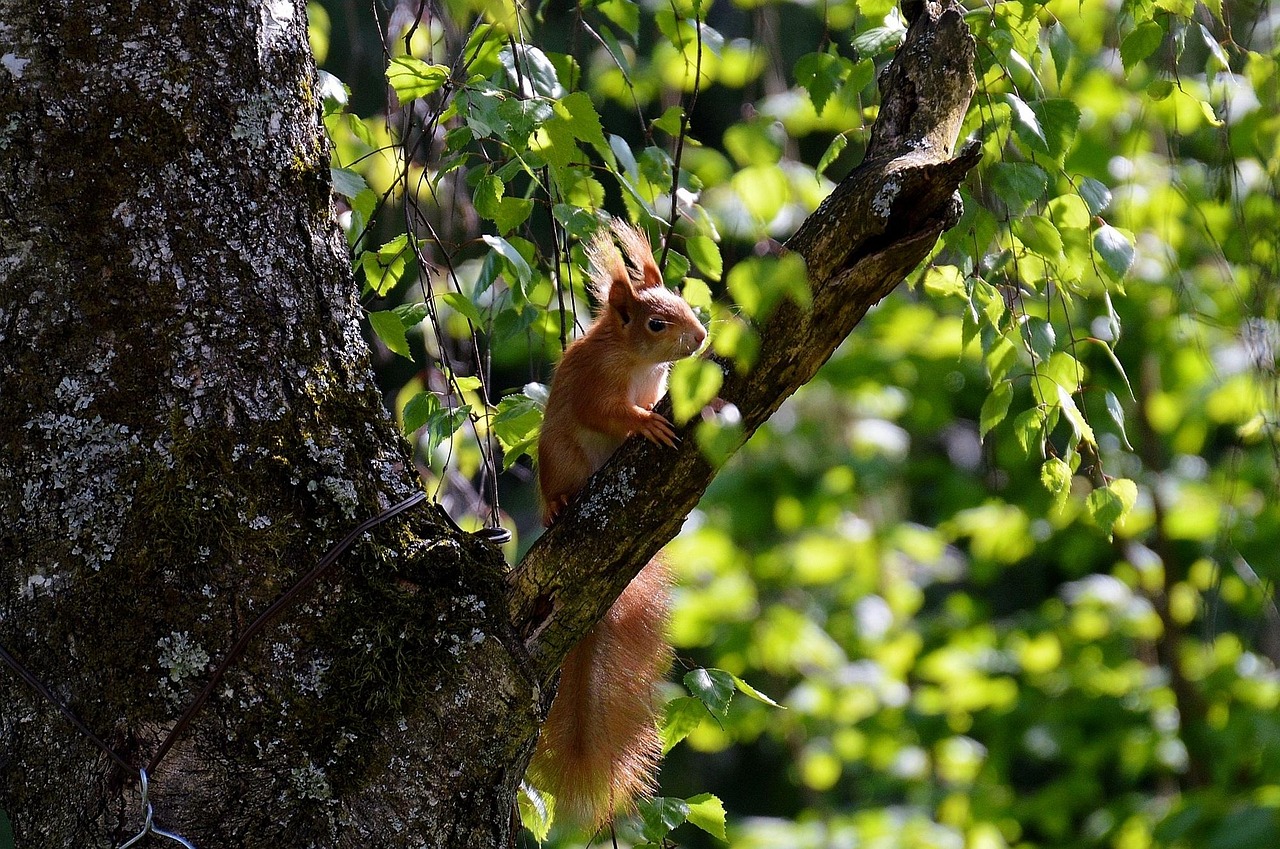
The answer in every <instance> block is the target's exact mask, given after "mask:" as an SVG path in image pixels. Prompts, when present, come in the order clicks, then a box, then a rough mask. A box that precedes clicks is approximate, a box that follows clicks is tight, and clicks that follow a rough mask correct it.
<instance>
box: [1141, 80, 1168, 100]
mask: <svg viewBox="0 0 1280 849" xmlns="http://www.w3.org/2000/svg"><path fill="white" fill-rule="evenodd" d="M1171 94H1173V80H1152V81H1151V83H1150V85H1148V86H1147V97H1149V98H1151V99H1152V100H1155V101H1157V102H1158V101H1161V100H1165V99H1166V98H1168V97H1169V95H1171Z"/></svg>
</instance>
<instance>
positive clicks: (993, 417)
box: [978, 380, 1013, 439]
mask: <svg viewBox="0 0 1280 849" xmlns="http://www.w3.org/2000/svg"><path fill="white" fill-rule="evenodd" d="M1012 402H1013V386H1012V385H1011V384H1010V383H1009V382H1008V381H1007V380H1002V381H1000V382H999V383H997V384H996V385H995V386H993V387H992V388H991V392H990V393H989V394H988V395H987V398H986V400H985V401H983V402H982V413H981V415H980V416H979V417H978V437H979V438H980V439H986V437H987V434H988V433H990V432H991V429H992V428H994V427H995V426H996V425H998V424H1000V422H1002V421H1004V417H1005V416H1006V415H1007V414H1008V412H1009V405H1010V404H1011V403H1012Z"/></svg>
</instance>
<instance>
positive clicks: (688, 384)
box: [667, 358, 724, 424]
mask: <svg viewBox="0 0 1280 849" xmlns="http://www.w3.org/2000/svg"><path fill="white" fill-rule="evenodd" d="M723 385H724V372H723V371H721V369H720V366H718V365H716V364H715V363H713V362H711V361H710V360H703V359H697V358H690V359H684V360H681V361H680V362H678V363H676V364H675V365H674V366H672V368H671V379H670V381H669V385H668V388H667V393H668V394H669V395H670V396H671V413H672V416H673V417H674V418H675V420H676V423H677V424H684V423H685V422H687V421H689V419H691V418H693V417H694V416H696V415H697V414H698V413H699V412H701V410H702V408H703V407H705V406H706V405H707V404H708V403H710V402H711V401H712V400H714V399H715V397H716V393H717V392H719V391H720V387H721V386H723Z"/></svg>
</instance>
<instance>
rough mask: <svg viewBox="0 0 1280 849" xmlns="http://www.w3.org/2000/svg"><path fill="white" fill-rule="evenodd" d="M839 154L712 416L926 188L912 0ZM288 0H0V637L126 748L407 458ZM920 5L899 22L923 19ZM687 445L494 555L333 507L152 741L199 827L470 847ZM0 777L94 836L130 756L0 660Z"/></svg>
mask: <svg viewBox="0 0 1280 849" xmlns="http://www.w3.org/2000/svg"><path fill="white" fill-rule="evenodd" d="M913 11H915V12H918V16H915V15H913V17H914V21H915V22H914V23H913V25H912V28H911V32H910V34H909V36H908V41H907V44H906V45H904V47H903V48H902V50H901V52H900V56H899V60H898V62H897V63H895V64H896V68H895V70H891V71H890V72H888V74H887V75H886V77H885V78H884V80H883V85H884V87H885V88H884V91H885V100H886V105H885V108H884V112H883V115H882V117H881V121H880V123H878V125H877V127H876V130H875V141H874V143H873V151H874V155H873V157H872V158H871V159H869V160H868V162H867V163H865V164H864V165H863V166H861V167H860V168H859V169H858V170H856V171H855V172H854V174H852V175H850V177H849V178H848V179H847V180H845V181H844V182H843V183H842V184H841V185H840V187H839V188H838V189H837V191H836V192H835V194H833V195H832V197H831V199H830V200H828V202H827V203H826V204H824V205H823V207H822V209H820V210H819V211H818V212H817V213H815V214H814V216H813V217H812V218H811V219H810V220H809V221H808V222H807V223H806V224H805V226H804V227H803V228H802V229H801V231H800V232H799V233H797V235H796V237H795V238H794V239H793V240H792V242H791V243H790V245H789V247H790V248H791V249H792V250H795V251H797V252H798V253H800V254H801V255H803V256H804V257H805V259H806V260H807V262H808V266H809V270H810V276H811V279H812V286H813V291H814V304H813V309H812V311H810V312H803V311H800V310H798V309H796V308H794V307H792V306H788V305H784V306H783V307H782V308H780V310H779V311H778V312H777V313H776V314H775V316H774V317H773V319H772V320H771V321H770V323H769V325H768V326H767V327H765V328H763V331H762V339H763V348H762V350H761V355H760V360H759V363H758V364H757V366H756V367H755V369H754V370H753V371H752V372H751V373H750V374H747V375H730V377H729V379H728V380H727V382H726V385H725V389H724V391H723V396H724V398H725V399H726V400H728V401H730V402H732V403H734V404H736V405H737V406H738V408H739V409H740V410H741V411H742V414H743V420H744V424H745V429H744V438H745V436H746V435H749V434H750V433H751V432H752V431H753V430H754V429H755V428H756V427H757V426H758V425H759V424H760V423H761V422H763V421H764V419H765V418H767V417H768V416H769V415H770V414H771V413H772V412H773V410H775V409H776V408H777V407H778V405H779V404H780V403H781V402H782V401H783V400H784V399H785V398H786V397H787V396H788V395H789V394H790V393H791V392H793V391H794V390H795V389H796V387H798V386H799V385H800V384H802V383H803V382H804V381H806V380H808V379H809V377H811V376H812V374H813V373H814V371H815V370H816V369H817V368H818V367H819V366H820V365H821V363H822V362H823V361H825V360H826V358H827V357H828V356H829V355H830V353H831V352H832V350H834V348H835V346H836V345H838V344H839V342H840V340H841V339H843V338H844V336H845V335H846V334H847V333H848V332H849V331H850V329H851V328H852V327H853V326H854V324H856V323H857V321H858V320H859V319H860V318H861V316H862V315H863V314H864V313H865V311H866V310H867V309H868V308H869V307H870V306H871V305H872V304H874V303H875V302H876V301H878V300H879V299H880V298H882V297H883V296H884V295H885V294H887V293H888V292H889V291H890V290H891V289H892V288H893V287H894V286H895V285H897V283H898V282H899V281H900V280H901V279H902V278H903V276H904V275H905V274H906V273H907V272H909V271H910V270H911V269H912V268H913V267H914V266H915V265H916V264H917V263H918V262H919V261H920V260H921V259H922V258H923V257H924V255H925V254H926V253H927V252H928V250H929V249H930V247H931V246H932V245H933V243H934V241H935V239H936V237H937V236H938V234H939V233H940V232H941V231H942V230H943V229H944V228H945V227H946V226H948V225H949V223H950V222H951V221H953V220H954V216H955V214H956V202H955V200H954V199H953V192H954V189H955V187H956V185H957V184H958V182H959V181H960V179H961V178H962V177H963V175H964V173H965V171H966V170H967V169H968V168H969V167H971V165H972V164H973V161H974V158H975V156H976V154H975V153H974V152H973V151H969V152H967V153H965V154H962V155H961V156H960V157H959V158H958V159H951V158H950V145H951V143H952V140H953V139H954V136H955V133H956V128H957V127H958V126H959V120H960V116H961V115H963V112H964V109H965V107H966V106H967V104H968V100H969V97H970V95H971V94H972V90H973V79H972V74H971V71H970V70H969V69H970V67H971V64H972V51H973V45H972V42H971V41H970V40H969V38H968V36H967V33H966V32H965V31H964V28H963V24H962V23H961V20H960V16H959V13H958V12H957V11H956V10H954V9H951V10H949V11H945V12H943V11H942V10H941V9H940V8H939V7H938V6H936V5H935V4H933V3H924V4H919V3H917V4H916V6H915V8H914V9H913ZM304 24H305V21H304V11H303V3H302V2H301V0H202V2H200V3H181V4H177V5H175V4H173V3H171V2H159V0H137V2H132V3H124V2H108V3H105V4H100V3H90V2H88V0H52V1H51V2H42V3H35V2H34V0H0V59H2V61H0V509H3V512H4V515H5V516H6V520H5V522H4V523H3V524H0V644H3V645H4V646H6V647H7V648H8V649H9V650H11V651H12V652H13V653H14V654H15V655H17V656H18V657H19V658H21V659H22V660H23V661H24V662H25V663H26V664H27V665H28V666H29V667H30V668H32V669H34V670H36V671H37V672H38V673H39V674H40V676H41V677H42V678H43V679H44V680H45V681H46V682H48V684H49V685H50V687H51V688H52V690H53V692H54V693H55V694H56V695H57V696H58V697H59V698H61V699H63V700H64V701H66V702H67V703H68V704H69V705H70V706H71V707H72V709H74V710H75V711H76V712H77V713H78V714H79V715H80V716H82V717H83V719H84V720H85V721H86V722H87V723H88V725H89V726H90V727H91V728H93V729H95V730H96V731H97V732H98V733H99V734H100V735H101V736H103V737H104V738H105V739H106V741H107V742H108V743H109V744H110V745H111V747H112V748H113V749H114V750H115V751H116V752H117V753H118V754H119V755H120V756H121V757H123V758H124V759H125V760H126V761H128V762H129V763H131V764H138V765H141V764H144V763H146V762H147V760H148V759H149V758H150V756H151V755H152V754H153V753H154V752H155V750H156V748H157V746H158V745H159V744H160V741H161V740H162V739H163V738H164V736H165V735H166V733H167V732H168V730H169V729H170V728H171V727H172V725H173V723H174V722H175V720H176V719H177V717H178V716H179V715H180V714H181V713H182V711H183V710H184V709H185V708H186V706H187V705H188V704H189V703H190V700H191V699H192V697H193V696H194V694H195V692H196V691H198V690H199V689H200V687H201V685H202V684H203V683H204V682H205V681H206V680H208V677H209V674H210V671H211V667H212V666H213V664H215V663H216V662H217V661H218V660H219V659H220V658H221V657H222V656H223V655H224V654H225V652H226V651H227V649H228V648H229V647H230V646H231V645H232V643H233V642H234V641H235V639H236V637H237V636H238V635H239V634H240V633H242V632H243V629H244V628H245V626H246V625H247V624H248V623H249V622H250V621H251V620H252V619H253V618H254V617H255V616H256V615H257V614H258V613H259V612H260V611H262V610H263V609H264V608H265V607H266V606H267V605H268V604H270V602H271V601H272V600H273V599H275V598H276V597H277V596H278V595H279V594H280V593H281V592H282V591H283V590H284V589H285V588H287V587H288V586H289V585H290V584H292V583H293V582H294V581H295V580H296V579H297V578H298V576H299V575H301V574H302V573H304V572H306V571H307V570H308V569H309V568H310V567H311V566H312V565H313V564H314V563H315V562H316V561H317V560H318V559H319V558H320V557H321V555H322V554H323V553H324V552H325V551H326V550H327V549H328V548H329V547H330V546H331V545H332V544H333V543H334V542H335V541H336V540H338V539H339V538H340V537H342V536H343V535H344V534H345V533H346V532H347V531H348V530H349V529H351V528H352V527H353V526H355V525H356V524H357V523H358V522H359V521H360V520H362V519H364V518H367V517H369V516H372V515H374V514H375V513H377V512H379V511H380V510H382V509H384V508H385V507H387V506H388V505H390V504H392V503H394V502H397V501H399V500H401V499H402V498H404V497H405V496H406V495H408V494H409V493H411V492H413V491H415V488H416V486H417V484H416V481H415V476H414V473H413V470H412V467H411V465H410V464H409V463H408V461H407V460H408V458H407V457H406V455H405V451H404V448H403V443H402V440H401V438H400V436H399V435H398V434H397V433H396V431H395V428H394V425H393V423H392V422H391V421H390V420H389V419H388V417H387V415H386V414H385V411H384V410H383V407H382V404H381V400H380V398H379V397H378V393H377V391H376V389H375V387H374V384H373V381H372V379H371V375H370V372H369V367H368V362H367V357H366V350H365V346H364V344H363V342H362V341H361V339H360V335H359V330H358V318H359V313H358V309H357V307H356V305H355V303H354V301H353V297H354V290H353V288H352V285H351V281H350V275H349V271H348V266H347V260H346V257H345V251H344V246H343V244H342V240H341V238H340V236H339V234H338V233H337V231H336V229H335V227H334V225H333V210H332V208H331V203H330V192H329V181H328V170H327V156H326V151H325V146H324V142H323V133H322V131H321V128H320V124H319V120H318V111H319V110H318V104H317V103H316V102H315V96H314V89H313V81H314V69H313V67H312V63H311V59H310V57H309V55H308V52H307V47H306V34H305V25H304ZM922 40H924V41H922ZM712 474H713V470H712V469H711V468H710V467H709V466H708V465H707V464H706V462H705V461H704V460H703V459H702V458H701V457H700V456H699V454H698V452H697V450H696V449H695V448H694V447H693V444H692V440H686V442H685V444H684V446H683V447H682V448H681V449H680V450H679V451H678V452H671V451H668V450H665V449H655V448H653V447H652V446H649V445H647V444H642V443H635V444H628V445H627V446H626V447H624V449H623V450H622V451H620V452H619V454H618V455H617V456H616V457H615V458H614V460H613V461H612V462H611V463H610V465H609V466H608V467H606V469H605V470H604V471H603V472H602V473H601V474H600V475H598V476H597V478H596V479H595V481H594V482H593V483H592V485H591V486H590V487H589V488H588V490H587V491H586V492H585V493H584V494H583V497H582V498H580V499H579V500H578V501H577V503H576V504H575V505H573V506H572V507H571V508H570V510H569V511H568V513H567V514H566V515H565V517H564V518H563V520H562V521H560V522H559V523H558V524H557V525H556V527H555V528H554V529H552V530H551V531H550V532H549V533H548V534H546V535H545V536H544V537H543V539H542V540H541V541H540V542H539V543H538V544H537V545H536V546H535V548H534V549H533V551H531V553H530V554H529V555H528V556H527V557H526V559H525V561H524V562H523V563H522V564H521V566H520V567H519V569H518V570H516V571H515V572H513V573H511V574H510V575H507V576H506V577H505V579H504V565H503V564H502V562H501V557H500V556H499V554H498V553H497V552H496V551H495V550H493V549H491V548H489V547H487V546H484V545H482V544H480V543H478V542H476V541H474V540H473V539H471V538H469V537H464V536H461V535H459V534H457V533H455V532H454V531H453V530H452V529H451V528H450V527H449V526H448V525H447V524H445V523H444V522H443V520H442V518H441V517H440V516H439V514H438V513H437V511H436V510H435V508H432V507H422V508H418V509H415V510H414V511H412V512H410V513H408V514H406V515H405V516H403V517H400V518H397V519H395V520H393V521H392V522H390V523H388V524H387V525H384V526H382V527H380V528H379V529H377V530H376V531H373V532H371V533H370V534H366V535H365V536H364V537H363V538H362V539H361V540H360V541H358V542H357V543H356V544H355V546H354V547H353V548H352V549H351V550H350V551H348V552H347V553H346V554H345V555H343V557H342V558H341V560H340V562H339V564H338V567H337V569H336V570H335V571H334V573H333V574H332V575H331V576H330V577H328V578H326V579H325V580H323V581H322V582H321V584H320V585H319V586H318V587H316V588H315V589H314V590H313V591H312V592H310V593H308V594H307V595H306V596H305V597H304V598H303V599H302V601H301V602H300V603H299V604H297V605H295V606H294V607H292V608H290V609H289V610H288V611H286V613H285V614H284V615H283V616H282V618H281V620H280V621H279V622H278V623H277V624H275V625H273V626H272V627H270V628H269V629H268V630H267V631H266V632H264V633H263V635H262V636H261V637H260V638H258V639H257V640H256V641H255V642H254V643H253V644H252V645H251V646H250V648H249V651H248V653H247V654H246V655H245V657H244V658H243V659H242V660H241V661H239V662H238V663H237V664H236V665H235V667H234V668H233V669H232V671H231V672H230V674H229V675H228V676H227V678H226V679H225V681H224V682H223V683H222V684H221V685H220V686H219V687H218V689H217V691H216V693H215V694H214V697H213V699H212V700H211V702H210V703H209V704H208V705H207V707H206V708H205V709H204V710H203V711H202V712H201V714H200V715H199V716H198V717H197V719H196V722H195V724H194V725H193V727H192V728H191V729H190V730H189V731H188V732H187V733H186V734H185V735H184V736H183V738H182V739H181V741H180V742H179V744H178V745H177V747H175V749H174V750H173V751H172V752H170V753H169V755H168V756H167V757H166V758H165V759H164V760H163V761H162V762H161V764H160V765H159V767H158V769H156V770H155V771H154V774H153V776H152V786H151V790H152V792H151V801H152V802H153V803H154V804H155V808H156V817H157V821H158V822H159V823H160V824H161V825H162V826H165V827H167V828H169V829H170V830H173V831H177V832H179V833H181V834H182V835H184V836H185V837H186V838H188V839H190V840H192V841H193V842H195V843H196V845H198V846H200V847H202V849H210V847H222V846H245V847H295V846H388V847H395V846H456V847H468V849H482V847H505V846H507V845H510V843H511V841H512V839H513V829H514V825H513V816H514V799H515V792H516V788H517V786H518V782H519V779H520V777H521V775H522V773H523V771H524V768H525V764H526V763H527V760H528V755H529V752H530V750H531V747H532V734H533V732H534V729H535V728H536V725H537V722H538V720H539V718H540V716H541V713H542V711H544V710H545V706H546V704H547V700H548V698H549V690H550V687H548V686H547V685H548V684H549V682H551V681H552V680H553V679H554V675H555V670H556V668H557V667H558V664H559V662H560V660H561V658H562V657H563V655H564V653H565V651H567V649H568V647H569V646H570V645H571V644H572V642H573V641H574V640H575V639H577V638H578V637H579V636H580V635H581V634H583V633H585V631H586V630H587V629H588V628H589V627H590V625H591V624H592V623H593V622H594V621H595V620H596V619H597V618H598V617H599V616H600V615H601V613H602V612H603V611H604V609H605V608H607V606H608V604H609V603H610V601H611V600H612V599H613V598H615V597H616V596H617V595H618V593H619V591H620V590H621V588H622V587H623V586H624V585H625V584H626V582H627V581H628V580H629V579H630V577H631V575H633V574H634V573H635V571H636V570H637V569H638V568H639V566H640V565H641V564H642V563H644V562H645V561H646V560H647V559H648V557H649V556H650V555H651V554H652V553H653V551H655V550H656V549H657V548H659V547H660V546H661V545H662V544H663V543H664V542H665V541H666V540H668V539H670V537H671V536H673V535H674V534H675V532H676V531H677V530H678V528H679V525H680V523H681V522H682V520H683V518H684V516H685V515H686V514H687V513H688V511H689V510H690V509H691V508H692V507H693V506H694V504H695V503H696V501H697V499H698V497H699V495H700V494H701V493H702V491H703V490H704V489H705V487H706V485H707V483H708V482H709V480H710V479H711V476H712ZM0 809H3V810H5V811H7V812H8V814H9V816H10V817H11V818H12V820H13V824H14V828H15V831H16V835H17V844H18V845H19V846H21V847H23V849H44V847H57V849H62V847H66V846H73V845H74V846H78V847H98V846H110V845H113V844H115V845H118V844H119V843H120V842H122V841H123V840H126V839H128V838H129V837H131V836H132V835H133V834H135V833H136V832H137V830H138V828H139V826H140V824H141V822H142V812H141V810H140V806H139V796H138V793H137V787H136V776H134V775H133V774H132V773H131V772H126V771H124V770H122V769H119V768H117V767H116V765H115V764H114V763H113V762H112V761H111V760H110V759H108V758H107V757H106V756H104V755H103V754H102V753H101V752H100V751H99V750H97V749H96V748H94V747H93V746H92V745H90V743H89V742H87V741H86V740H85V739H84V738H83V737H82V736H80V735H79V734H78V733H77V732H76V731H75V730H74V729H72V727H71V726H70V725H69V724H68V723H67V722H66V721H65V720H64V718H63V717H62V716H61V715H60V714H59V713H58V712H57V711H56V710H55V709H54V708H53V707H52V706H51V705H50V704H49V703H48V702H46V701H45V700H43V699H41V698H40V697H38V696H36V695H35V694H33V693H32V692H31V691H30V690H29V689H27V688H26V687H25V686H24V685H23V684H22V683H21V682H19V681H18V680H17V679H16V678H15V677H14V676H13V675H12V674H10V672H9V671H8V670H7V669H0Z"/></svg>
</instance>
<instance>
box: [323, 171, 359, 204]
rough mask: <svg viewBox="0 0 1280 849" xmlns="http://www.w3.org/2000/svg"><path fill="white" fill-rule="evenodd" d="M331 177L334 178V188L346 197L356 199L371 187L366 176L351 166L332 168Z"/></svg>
mask: <svg viewBox="0 0 1280 849" xmlns="http://www.w3.org/2000/svg"><path fill="white" fill-rule="evenodd" d="M329 178H330V179H331V180H333V190H334V191H335V192H337V193H338V194H340V195H342V196H343V197H344V198H350V199H353V200H354V199H355V198H357V197H359V196H360V193H361V192H363V191H365V190H366V189H368V188H369V184H368V183H366V182H365V181H364V177H362V176H360V175H359V174H357V173H356V172H355V171H352V170H351V169H349V168H330V169H329Z"/></svg>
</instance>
